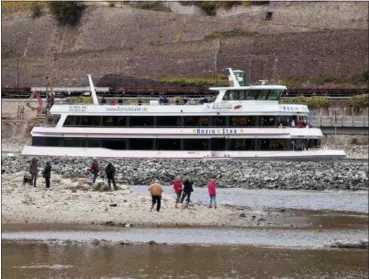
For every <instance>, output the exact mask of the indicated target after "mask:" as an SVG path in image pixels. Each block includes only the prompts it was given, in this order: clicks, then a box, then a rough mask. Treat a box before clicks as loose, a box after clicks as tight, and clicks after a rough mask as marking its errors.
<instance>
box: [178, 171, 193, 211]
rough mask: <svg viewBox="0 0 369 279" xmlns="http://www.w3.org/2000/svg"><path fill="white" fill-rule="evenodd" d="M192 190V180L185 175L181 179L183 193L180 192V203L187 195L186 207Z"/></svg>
mask: <svg viewBox="0 0 369 279" xmlns="http://www.w3.org/2000/svg"><path fill="white" fill-rule="evenodd" d="M192 192H193V188H192V182H191V181H190V179H189V178H188V177H186V178H185V179H184V180H183V194H182V198H181V204H183V201H184V199H185V198H186V197H187V200H186V201H187V204H186V207H188V204H189V203H190V197H191V193H192ZM182 207H183V206H182Z"/></svg>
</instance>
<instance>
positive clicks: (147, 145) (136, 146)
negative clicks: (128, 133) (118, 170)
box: [129, 139, 154, 150]
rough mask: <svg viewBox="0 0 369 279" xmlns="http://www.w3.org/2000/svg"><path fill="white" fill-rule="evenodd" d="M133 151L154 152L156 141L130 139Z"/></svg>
mask: <svg viewBox="0 0 369 279" xmlns="http://www.w3.org/2000/svg"><path fill="white" fill-rule="evenodd" d="M129 147H130V149H132V150H154V139H129Z"/></svg>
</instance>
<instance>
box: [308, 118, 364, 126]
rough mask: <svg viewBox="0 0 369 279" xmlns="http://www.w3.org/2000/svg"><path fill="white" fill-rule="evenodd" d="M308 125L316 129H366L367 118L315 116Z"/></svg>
mask: <svg viewBox="0 0 369 279" xmlns="http://www.w3.org/2000/svg"><path fill="white" fill-rule="evenodd" d="M309 121H310V123H311V124H313V125H314V126H316V127H358V128H363V127H368V121H369V118H368V117H367V116H315V117H311V118H310V120H309Z"/></svg>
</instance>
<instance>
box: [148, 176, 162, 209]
mask: <svg viewBox="0 0 369 279" xmlns="http://www.w3.org/2000/svg"><path fill="white" fill-rule="evenodd" d="M149 192H150V194H151V198H152V205H151V209H150V211H152V209H153V208H154V206H155V203H156V211H158V212H159V211H160V207H161V195H162V194H163V187H162V186H161V185H160V184H159V180H157V179H156V180H155V181H154V183H153V184H151V185H150V186H149Z"/></svg>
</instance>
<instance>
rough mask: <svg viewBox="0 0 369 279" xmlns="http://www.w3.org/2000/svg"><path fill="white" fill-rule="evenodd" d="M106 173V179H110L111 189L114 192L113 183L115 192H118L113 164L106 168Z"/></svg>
mask: <svg viewBox="0 0 369 279" xmlns="http://www.w3.org/2000/svg"><path fill="white" fill-rule="evenodd" d="M105 173H106V177H107V179H108V185H109V188H110V189H111V190H112V188H111V183H112V182H113V186H114V190H118V188H117V185H115V178H114V175H115V167H114V166H113V164H112V163H110V162H109V164H108V165H107V166H106V168H105Z"/></svg>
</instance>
